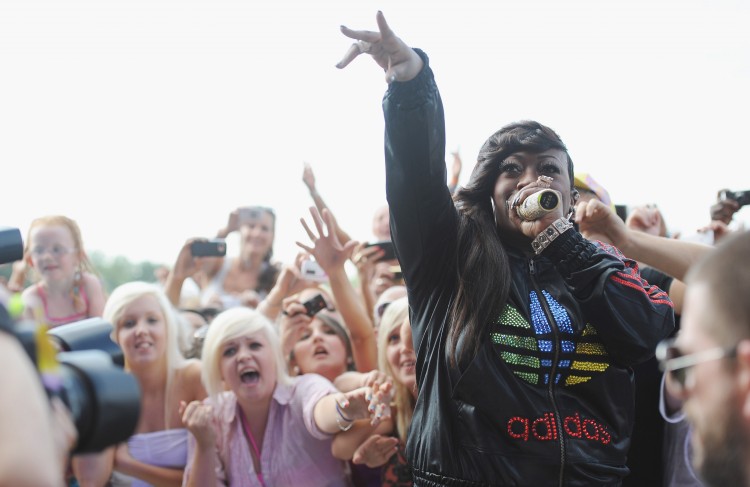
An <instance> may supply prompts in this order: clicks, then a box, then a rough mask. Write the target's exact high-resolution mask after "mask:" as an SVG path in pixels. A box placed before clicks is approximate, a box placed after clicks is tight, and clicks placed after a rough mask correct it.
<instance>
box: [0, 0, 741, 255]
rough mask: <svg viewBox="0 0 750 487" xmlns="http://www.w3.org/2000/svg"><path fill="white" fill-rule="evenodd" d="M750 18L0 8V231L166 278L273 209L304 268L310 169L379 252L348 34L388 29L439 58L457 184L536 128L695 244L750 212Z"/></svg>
mask: <svg viewBox="0 0 750 487" xmlns="http://www.w3.org/2000/svg"><path fill="white" fill-rule="evenodd" d="M749 5H750V3H748V2H747V1H745V0H735V1H724V0H712V1H691V0H680V1H658V0H651V1H633V0H628V1H602V0H595V1H594V0H591V1H565V0H557V1H550V2H547V1H539V0H518V1H486V2H483V1H478V0H473V1H465V0H464V1H461V2H446V3H441V2H435V1H433V2H416V1H414V2H404V1H390V0H388V1H381V2H375V1H370V0H360V1H356V2H355V1H351V0H348V1H343V0H342V1H328V2H325V1H324V2H314V1H309V0H308V1H286V0H275V1H273V2H271V1H257V0H255V1H250V0H245V1H223V0H211V1H208V0H197V1H184V0H181V1H165V0H148V1H138V0H127V1H108V0H96V1H78V2H74V1H68V0H56V1H48V2H42V1H36V0H20V1H12V0H2V1H1V2H0V65H1V66H2V68H1V71H0V72H1V73H2V74H1V75H0V160H1V161H2V168H3V169H2V171H3V176H4V177H3V181H4V184H3V201H4V205H3V208H4V211H3V212H2V218H0V225H5V226H13V227H19V228H21V230H22V232H24V235H25V232H26V229H27V227H28V224H29V223H30V221H31V220H32V219H33V218H35V217H38V216H41V215H45V214H51V213H62V214H66V215H68V216H70V217H72V218H74V219H76V220H77V221H78V222H79V224H80V226H81V229H82V232H83V238H84V241H85V243H86V247H87V248H88V250H90V251H92V250H100V251H103V252H104V253H106V254H107V255H110V256H114V255H124V256H126V257H128V258H131V259H133V260H152V261H157V262H164V263H171V262H172V261H173V259H174V257H175V256H176V253H177V252H178V250H179V249H180V247H181V245H182V243H183V242H184V240H185V239H187V238H188V237H192V236H212V235H213V234H214V232H215V231H216V230H217V229H218V228H219V227H220V226H222V225H223V224H224V223H225V221H226V218H227V215H228V213H229V211H231V210H232V209H233V208H235V207H237V206H240V205H253V204H258V205H265V206H271V207H274V208H275V209H276V212H277V215H278V223H277V225H278V226H277V238H276V245H275V249H276V255H277V257H278V258H280V259H281V260H284V261H289V260H291V259H292V258H293V256H294V255H295V253H296V251H297V247H296V246H295V245H294V241H295V240H299V239H304V238H306V237H305V236H304V233H303V231H302V227H301V225H300V224H299V218H300V217H303V216H307V207H308V206H309V205H310V204H311V200H310V198H309V196H308V194H307V191H306V189H305V187H304V185H303V184H302V181H301V176H302V168H303V161H307V162H309V163H310V164H312V166H313V170H314V171H315V175H316V177H317V179H318V186H319V189H320V191H321V193H322V194H323V196H324V198H325V199H326V200H327V202H328V203H329V205H330V207H331V208H332V209H333V211H334V213H335V214H336V216H337V217H338V219H339V221H340V222H341V224H342V226H343V227H344V228H345V229H346V230H348V231H349V232H350V233H351V234H352V235H353V236H354V237H355V238H358V239H360V240H368V239H371V234H370V222H371V216H372V213H373V211H374V210H375V208H376V207H378V206H379V205H380V204H381V203H382V202H384V197H385V196H384V169H383V117H382V109H381V99H382V95H383V93H384V91H385V89H386V84H385V82H384V79H383V74H382V72H381V71H380V70H379V68H377V67H376V66H375V65H374V63H372V62H371V61H370V60H369V59H366V58H361V59H357V60H355V62H354V63H353V64H352V65H350V66H349V67H348V68H346V69H345V70H343V71H342V70H337V69H336V68H335V67H334V65H335V63H336V62H337V61H338V60H339V58H340V57H341V56H342V55H343V53H344V52H345V51H346V49H347V47H348V46H349V41H348V40H347V39H346V38H345V37H344V36H343V35H341V34H340V32H339V30H338V27H339V25H340V24H346V25H348V26H349V27H352V28H367V29H376V24H375V13H376V11H377V10H378V9H381V10H383V12H384V14H385V16H386V19H387V20H388V21H389V23H390V24H391V26H392V28H393V29H394V31H395V32H396V33H397V35H399V36H400V37H402V38H403V39H404V40H405V41H406V42H407V43H409V44H410V45H412V46H415V47H420V48H422V49H424V50H425V51H426V52H427V53H428V55H429V56H430V58H431V65H432V68H433V70H434V72H435V76H436V79H437V82H438V86H439V87H440V90H441V94H442V97H443V102H444V104H445V112H446V118H447V122H446V123H447V137H448V150H449V151H450V150H453V149H459V151H460V153H461V155H462V156H463V158H464V162H465V167H464V172H463V174H462V177H461V180H462V181H466V180H467V178H468V176H469V173H470V171H471V166H473V161H474V160H475V158H476V154H477V151H478V149H479V147H480V145H481V144H482V142H483V141H484V140H485V139H486V138H487V137H488V136H489V135H490V134H491V133H492V132H494V131H495V130H497V129H498V128H500V127H501V126H502V125H504V124H506V123H508V122H511V121H515V120H519V119H536V120H539V121H540V122H542V123H545V124H547V125H549V126H551V127H552V128H553V129H555V130H556V131H557V132H558V133H559V134H560V135H561V137H562V138H563V140H564V141H565V142H566V144H567V145H568V148H569V150H570V154H571V156H572V158H573V160H574V162H575V165H576V169H577V170H580V171H587V172H589V173H591V174H592V175H593V176H594V177H595V178H596V179H597V180H598V181H599V182H600V183H601V184H602V185H604V186H605V187H606V188H607V189H608V190H609V192H610V194H611V196H612V198H613V199H614V200H615V202H617V203H622V204H630V205H633V204H641V203H656V204H658V205H659V206H660V208H661V209H662V211H663V212H664V214H665V216H666V220H667V224H668V226H669V227H670V228H671V229H672V230H674V231H682V232H683V233H688V232H692V231H693V230H694V229H696V228H697V227H699V226H701V225H703V224H705V223H707V222H708V208H709V206H710V205H711V203H712V202H713V201H714V199H715V196H716V192H717V190H719V189H721V188H724V187H728V188H730V189H734V190H745V189H748V190H750V164H749V162H750V160H749V159H750V158H749V157H748V151H747V149H746V145H747V141H748V116H749V115H750V96H749V95H748V87H749V86H750V29H749V28H748V25H750V6H749ZM749 213H750V210H748V209H744V210H742V212H740V214H739V215H738V220H740V221H745V222H750V216H749V215H748V214H749ZM230 251H231V250H230Z"/></svg>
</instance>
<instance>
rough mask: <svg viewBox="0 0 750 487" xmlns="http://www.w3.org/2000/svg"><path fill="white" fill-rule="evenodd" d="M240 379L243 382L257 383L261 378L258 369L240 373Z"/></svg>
mask: <svg viewBox="0 0 750 487" xmlns="http://www.w3.org/2000/svg"><path fill="white" fill-rule="evenodd" d="M240 380H241V381H242V383H243V384H248V385H251V384H256V383H257V382H258V381H259V380H260V374H259V373H258V371H257V370H246V371H245V372H242V373H241V374H240Z"/></svg>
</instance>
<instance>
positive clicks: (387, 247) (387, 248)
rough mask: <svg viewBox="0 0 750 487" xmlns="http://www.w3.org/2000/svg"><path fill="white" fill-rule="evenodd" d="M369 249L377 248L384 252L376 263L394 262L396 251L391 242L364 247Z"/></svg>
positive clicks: (374, 243) (386, 241) (369, 244)
mask: <svg viewBox="0 0 750 487" xmlns="http://www.w3.org/2000/svg"><path fill="white" fill-rule="evenodd" d="M370 247H378V248H379V249H381V250H382V251H383V252H384V254H383V256H382V257H380V258H378V262H379V261H381V260H394V259H395V258H396V249H395V248H394V247H393V242H391V241H390V240H384V241H382V242H373V243H368V244H367V245H365V248H366V249H369V248H370Z"/></svg>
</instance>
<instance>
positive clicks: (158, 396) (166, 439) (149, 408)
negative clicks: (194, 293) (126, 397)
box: [74, 282, 206, 487]
mask: <svg viewBox="0 0 750 487" xmlns="http://www.w3.org/2000/svg"><path fill="white" fill-rule="evenodd" d="M104 319H105V320H107V321H109V322H110V323H112V324H113V327H114V329H113V332H112V338H113V340H114V341H115V342H117V344H118V345H120V347H121V348H122V351H123V355H124V358H125V370H127V371H129V372H130V373H132V374H133V375H134V376H135V377H136V379H137V380H138V384H139V385H140V388H141V414H140V420H139V422H138V426H137V427H136V431H135V434H134V435H133V436H132V437H131V438H130V440H128V442H127V444H120V445H118V446H116V447H112V448H110V449H108V450H106V451H105V452H103V453H102V454H99V455H93V456H84V457H78V458H77V459H75V460H74V465H75V469H76V475H77V477H78V480H79V483H80V484H81V486H82V487H83V486H84V485H104V482H106V480H107V479H109V478H110V474H111V485H113V486H120V485H130V486H133V487H136V486H140V487H143V486H148V485H181V484H182V469H183V468H184V467H185V464H186V463H187V438H188V432H187V430H186V429H185V428H184V427H183V424H182V419H181V415H180V406H181V403H189V402H192V401H199V400H202V399H203V398H205V397H206V392H205V389H204V388H203V385H202V383H201V367H200V362H199V361H198V360H186V359H184V358H183V357H182V354H181V353H180V347H179V344H178V333H179V332H178V326H179V325H178V318H177V315H176V313H175V311H174V308H173V307H172V305H171V304H170V302H169V300H168V299H167V297H166V295H165V294H164V292H163V291H162V290H161V288H159V287H158V286H156V285H154V284H149V283H145V282H130V283H127V284H123V285H121V286H119V287H118V288H116V289H115V290H114V291H113V292H112V295H111V296H110V297H109V299H108V300H107V305H106V307H105V309H104ZM113 470H114V472H113Z"/></svg>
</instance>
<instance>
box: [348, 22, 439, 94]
mask: <svg viewBox="0 0 750 487" xmlns="http://www.w3.org/2000/svg"><path fill="white" fill-rule="evenodd" d="M376 19H377V22H378V32H373V31H369V30H352V29H350V28H348V27H346V26H343V25H342V26H341V32H342V33H343V34H344V35H345V36H347V37H349V38H351V39H354V40H356V41H357V42H355V43H354V44H352V45H351V47H349V49H348V50H347V51H346V54H344V57H343V58H342V59H341V61H339V63H338V64H336V67H337V68H339V69H343V68H345V67H346V66H347V65H349V63H351V62H352V61H353V60H354V58H356V57H357V56H359V55H360V54H369V55H370V56H372V58H373V59H374V60H375V62H376V63H378V66H380V67H381V68H383V70H384V71H385V80H386V82H388V83H392V82H394V81H409V80H411V79H414V78H415V77H416V76H417V75H418V74H419V72H420V71H421V70H422V66H423V65H424V63H423V62H422V58H420V57H419V55H418V54H417V53H416V52H415V51H414V49H412V48H410V47H409V46H407V45H406V43H404V41H402V40H401V39H400V38H398V37H396V34H394V32H393V31H392V30H391V28H390V27H389V26H388V23H387V22H386V21H385V17H384V16H383V12H380V11H378V14H377V16H376Z"/></svg>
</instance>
